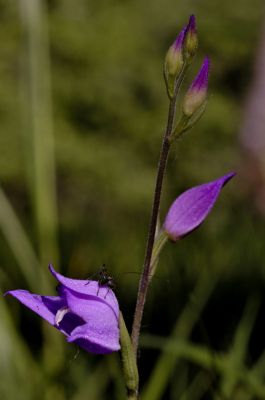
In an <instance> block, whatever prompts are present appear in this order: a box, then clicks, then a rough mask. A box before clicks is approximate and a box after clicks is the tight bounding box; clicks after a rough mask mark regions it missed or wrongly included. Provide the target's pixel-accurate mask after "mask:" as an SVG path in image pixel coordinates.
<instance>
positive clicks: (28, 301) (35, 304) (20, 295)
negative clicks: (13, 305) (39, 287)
mask: <svg viewBox="0 0 265 400" xmlns="http://www.w3.org/2000/svg"><path fill="white" fill-rule="evenodd" d="M6 294H10V295H11V296H13V297H15V298H16V299H17V300H19V301H20V303H22V304H24V306H26V307H28V308H30V309H31V310H32V311H34V312H35V313H36V314H38V315H40V316H41V317H42V318H44V319H46V321H48V322H49V323H50V324H51V325H54V316H55V314H56V313H57V311H58V310H59V309H60V308H62V307H63V306H65V303H64V300H62V299H61V298H60V297H55V296H40V295H38V294H33V293H30V292H28V291H27V290H20V289H19V290H10V291H9V292H7V293H6Z"/></svg>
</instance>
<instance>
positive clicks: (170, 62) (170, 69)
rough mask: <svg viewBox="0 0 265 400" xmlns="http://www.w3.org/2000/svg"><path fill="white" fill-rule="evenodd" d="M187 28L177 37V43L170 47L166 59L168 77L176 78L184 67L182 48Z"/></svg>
mask: <svg viewBox="0 0 265 400" xmlns="http://www.w3.org/2000/svg"><path fill="white" fill-rule="evenodd" d="M185 31H186V28H184V29H182V31H181V32H180V33H179V35H178V36H177V38H176V40H175V42H174V43H173V44H172V45H171V46H170V48H169V50H168V52H167V55H166V59H165V72H166V74H167V75H171V76H174V77H176V76H177V75H178V74H179V73H180V71H181V68H182V66H183V55H182V47H183V42H184V39H185Z"/></svg>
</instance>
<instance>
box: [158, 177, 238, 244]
mask: <svg viewBox="0 0 265 400" xmlns="http://www.w3.org/2000/svg"><path fill="white" fill-rule="evenodd" d="M234 175H235V173H234V172H230V173H229V174H227V175H224V176H222V177H221V178H218V179H216V180H215V181H212V182H209V183H204V184H203V185H200V186H196V187H194V188H191V189H189V190H187V191H186V192H184V193H182V194H181V195H180V196H179V197H177V199H176V200H175V201H174V203H173V204H172V205H171V207H170V209H169V211H168V214H167V216H166V219H165V222H164V225H163V229H164V231H165V233H166V234H167V235H168V237H169V238H170V239H171V240H173V241H174V242H175V241H177V240H178V239H181V238H182V237H184V236H186V235H187V234H188V233H190V232H192V231H193V230H194V229H196V228H198V227H199V226H200V225H201V223H202V222H203V221H204V220H205V218H206V217H207V215H208V214H209V213H210V211H211V209H212V208H213V206H214V204H215V202H216V200H217V198H218V196H219V194H220V191H221V189H222V188H223V186H224V185H225V184H226V183H227V182H228V181H230V179H232V178H233V176H234Z"/></svg>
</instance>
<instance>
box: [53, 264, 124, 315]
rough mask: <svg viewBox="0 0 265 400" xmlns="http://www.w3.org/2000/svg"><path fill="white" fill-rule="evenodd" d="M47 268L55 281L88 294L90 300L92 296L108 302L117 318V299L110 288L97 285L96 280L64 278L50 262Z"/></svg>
mask: <svg viewBox="0 0 265 400" xmlns="http://www.w3.org/2000/svg"><path fill="white" fill-rule="evenodd" d="M49 269H50V271H51V273H52V275H53V276H54V277H55V278H56V279H57V281H58V282H60V283H61V284H62V285H63V286H65V287H66V288H68V289H71V290H72V291H75V292H77V293H80V294H84V295H87V296H90V300H92V298H94V299H96V300H100V299H101V300H103V301H104V302H105V303H108V304H109V306H110V307H111V308H112V310H113V312H114V313H115V314H116V317H117V318H119V304H118V300H117V298H116V296H115V294H114V292H113V291H112V290H111V289H110V288H108V287H107V286H99V283H98V282H97V281H90V280H84V279H83V280H82V279H71V278H66V277H65V276H63V275H61V274H59V273H58V272H56V271H55V269H54V268H53V266H52V265H51V264H50V265H49Z"/></svg>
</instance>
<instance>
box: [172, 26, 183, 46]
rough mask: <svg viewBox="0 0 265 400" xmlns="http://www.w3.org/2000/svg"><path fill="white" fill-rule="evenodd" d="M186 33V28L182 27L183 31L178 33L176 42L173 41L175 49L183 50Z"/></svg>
mask: <svg viewBox="0 0 265 400" xmlns="http://www.w3.org/2000/svg"><path fill="white" fill-rule="evenodd" d="M185 35H186V28H184V29H182V31H180V33H179V34H178V36H177V38H176V40H175V42H174V43H173V48H174V50H175V51H181V50H182V47H183V42H184V39H185Z"/></svg>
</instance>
